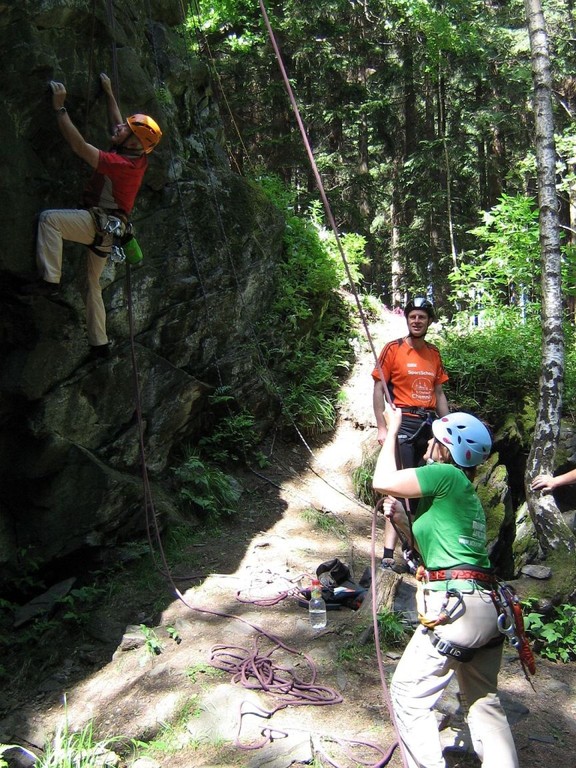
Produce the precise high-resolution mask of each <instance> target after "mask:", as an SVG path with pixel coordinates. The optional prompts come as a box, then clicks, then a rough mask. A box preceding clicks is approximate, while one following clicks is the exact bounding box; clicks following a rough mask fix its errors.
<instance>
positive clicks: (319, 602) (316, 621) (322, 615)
mask: <svg viewBox="0 0 576 768" xmlns="http://www.w3.org/2000/svg"><path fill="white" fill-rule="evenodd" d="M308 615H309V616H310V625H311V627H312V629H323V628H324V627H325V626H326V603H325V602H324V600H323V598H322V587H321V585H320V582H319V581H318V579H314V580H313V581H312V590H311V592H310V602H309V604H308Z"/></svg>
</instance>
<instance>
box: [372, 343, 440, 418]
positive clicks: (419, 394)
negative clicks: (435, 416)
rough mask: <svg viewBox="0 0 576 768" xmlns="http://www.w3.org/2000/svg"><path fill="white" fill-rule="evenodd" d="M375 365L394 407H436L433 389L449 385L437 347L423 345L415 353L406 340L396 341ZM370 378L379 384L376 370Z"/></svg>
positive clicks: (384, 351) (383, 351)
mask: <svg viewBox="0 0 576 768" xmlns="http://www.w3.org/2000/svg"><path fill="white" fill-rule="evenodd" d="M378 362H379V364H380V367H381V368H382V372H383V373H384V378H385V380H386V384H387V386H388V388H389V391H390V397H391V399H392V402H393V403H394V405H397V406H399V407H405V408H435V407H436V393H435V392H434V388H435V387H436V386H437V385H438V384H444V383H445V382H446V381H448V374H447V373H446V371H445V370H444V366H443V365H442V358H441V357H440V352H439V351H438V348H437V347H435V346H434V345H433V344H429V343H428V342H426V343H425V346H424V347H423V348H422V349H414V348H413V347H412V346H410V344H409V343H408V342H407V340H406V339H396V340H395V341H391V342H389V343H388V344H386V346H385V347H384V349H383V350H382V352H380V355H379V357H378ZM372 377H373V378H374V379H375V380H376V381H379V380H380V371H379V368H378V366H377V367H376V368H374V370H373V371H372Z"/></svg>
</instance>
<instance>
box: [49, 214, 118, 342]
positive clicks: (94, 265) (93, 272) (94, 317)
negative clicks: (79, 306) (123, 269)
mask: <svg viewBox="0 0 576 768" xmlns="http://www.w3.org/2000/svg"><path fill="white" fill-rule="evenodd" d="M95 235H96V226H95V224H94V219H93V218H92V215H91V213H90V211H87V210H83V209H77V210H75V209H64V210H49V211H43V212H42V213H41V214H40V217H39V221H38V237H37V241H36V263H37V265H38V270H39V272H40V276H41V277H42V279H43V280H45V281H46V282H48V283H59V282H60V279H61V277H62V246H63V241H64V240H70V241H72V242H74V243H81V244H83V245H91V244H92V243H93V242H94V237H95ZM100 247H102V246H100ZM102 249H103V250H107V249H106V248H102ZM108 250H109V249H108ZM106 261H107V259H106V258H104V257H102V256H98V255H96V254H95V253H93V252H92V251H91V250H89V249H86V280H85V285H84V294H83V295H84V303H85V305H86V328H87V331H88V342H89V344H91V345H92V346H99V345H101V344H107V343H108V336H107V334H106V310H105V308H104V301H103V300H102V288H101V287H100V276H101V275H102V272H103V270H104V267H105V266H106Z"/></svg>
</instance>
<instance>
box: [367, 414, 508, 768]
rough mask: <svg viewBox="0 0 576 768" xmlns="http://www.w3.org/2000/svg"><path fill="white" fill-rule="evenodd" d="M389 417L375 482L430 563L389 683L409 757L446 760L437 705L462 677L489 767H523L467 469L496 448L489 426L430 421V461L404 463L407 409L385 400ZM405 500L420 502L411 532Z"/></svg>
mask: <svg viewBox="0 0 576 768" xmlns="http://www.w3.org/2000/svg"><path fill="white" fill-rule="evenodd" d="M385 415H386V422H387V427H388V432H387V434H386V438H385V440H384V444H383V446H382V450H381V452H380V455H379V457H378V461H377V464H376V469H375V472H374V479H373V486H374V489H375V490H376V491H378V492H379V493H381V494H384V495H386V500H385V503H384V514H385V516H386V517H387V518H389V519H391V520H392V521H393V522H394V525H395V526H396V527H397V528H399V529H400V530H402V531H403V533H404V535H405V536H406V537H408V538H409V537H410V535H412V537H413V542H414V546H415V548H416V550H417V551H418V553H419V554H420V557H421V559H422V563H423V567H422V568H421V569H419V570H420V573H419V576H420V581H419V590H418V596H417V604H418V613H419V619H420V626H418V627H417V629H416V630H415V632H414V634H413V636H412V638H411V640H410V642H409V643H408V645H407V647H406V649H405V651H404V653H403V655H402V658H401V659H400V662H399V663H398V666H397V668H396V671H395V672H394V675H393V678H392V682H391V686H390V697H391V700H392V705H393V707H394V713H395V716H396V723H397V727H398V731H399V736H400V739H401V742H402V747H403V752H404V755H405V758H406V762H407V765H408V767H409V768H446V763H445V760H444V757H443V754H442V746H441V742H440V736H439V733H438V727H437V722H436V717H435V715H434V712H433V708H434V706H435V704H436V703H437V701H438V699H439V698H440V696H441V695H442V693H443V691H444V690H445V688H446V686H447V685H448V683H449V682H450V680H451V679H452V677H453V676H454V675H455V676H456V679H457V681H458V685H459V688H460V693H461V694H462V696H463V699H464V701H465V703H466V706H467V708H468V717H467V721H468V726H469V729H470V734H471V737H472V744H473V747H474V750H475V752H476V754H477V755H478V757H479V759H480V761H481V763H482V767H483V768H518V757H517V754H516V748H515V746H514V740H513V738H512V733H511V731H510V726H509V724H508V721H507V719H506V714H505V712H504V710H503V708H502V705H501V703H500V699H499V697H498V673H499V671H500V664H501V660H502V642H503V639H504V638H503V635H502V634H501V633H500V631H499V629H498V623H497V620H498V611H497V609H496V606H495V605H494V602H493V600H492V596H491V592H492V584H493V583H494V576H493V574H492V573H491V567H490V560H489V558H488V552H487V549H486V519H485V515H484V511H483V509H482V505H481V504H480V501H479V499H478V496H477V495H476V492H475V490H474V487H473V485H472V482H471V480H470V477H469V474H470V472H471V470H472V468H473V467H475V466H477V465H478V464H480V463H481V462H482V461H484V460H485V459H486V458H487V457H488V456H489V454H490V450H491V447H492V440H491V437H490V433H489V431H488V429H487V428H486V427H485V426H484V424H482V422H481V421H479V420H478V419H477V418H476V417H475V416H472V415H471V414H467V413H450V414H447V415H445V416H443V417H442V418H440V419H436V420H435V421H434V422H433V423H432V434H433V437H432V438H431V440H430V442H429V444H428V449H427V451H426V453H425V454H424V460H425V461H426V465H425V466H422V467H417V468H410V469H398V467H397V464H396V451H395V441H396V437H397V435H398V431H399V429H400V424H401V419H402V414H401V411H400V409H396V408H394V407H393V406H391V405H390V404H386V410H385ZM394 497H395V498H394ZM399 498H408V499H419V500H420V501H419V503H418V507H417V510H416V515H415V519H414V524H413V527H412V531H410V529H409V522H408V518H407V516H406V513H405V510H404V507H403V505H402V503H401V502H399V501H398V499H399Z"/></svg>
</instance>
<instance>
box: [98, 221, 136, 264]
mask: <svg viewBox="0 0 576 768" xmlns="http://www.w3.org/2000/svg"><path fill="white" fill-rule="evenodd" d="M89 211H90V215H91V216H92V219H93V221H94V226H95V227H96V235H95V237H94V240H93V242H92V244H91V245H90V246H88V247H89V248H90V250H91V251H93V252H94V253H95V254H96V255H97V256H101V257H102V258H104V259H105V258H108V257H110V261H112V262H114V263H116V264H122V263H123V262H125V261H127V262H128V263H129V264H132V265H135V264H139V263H140V262H141V261H142V259H143V255H142V250H141V248H140V245H139V244H138V241H137V240H136V237H135V235H134V228H133V225H132V223H131V222H130V221H128V220H127V218H126V216H124V214H122V213H120V211H112V212H111V211H107V210H106V209H104V208H98V207H96V206H95V207H92V208H89Z"/></svg>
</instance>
